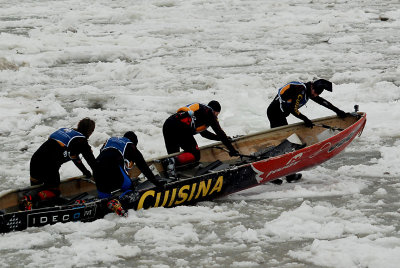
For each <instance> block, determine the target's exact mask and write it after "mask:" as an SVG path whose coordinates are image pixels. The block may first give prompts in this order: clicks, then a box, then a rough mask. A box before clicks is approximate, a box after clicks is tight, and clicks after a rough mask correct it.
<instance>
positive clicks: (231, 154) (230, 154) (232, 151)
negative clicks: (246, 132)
mask: <svg viewBox="0 0 400 268" xmlns="http://www.w3.org/2000/svg"><path fill="white" fill-rule="evenodd" d="M239 155H240V153H239V152H238V151H237V150H235V149H233V150H231V151H229V156H239Z"/></svg>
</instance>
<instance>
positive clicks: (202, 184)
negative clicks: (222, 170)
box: [195, 179, 212, 199]
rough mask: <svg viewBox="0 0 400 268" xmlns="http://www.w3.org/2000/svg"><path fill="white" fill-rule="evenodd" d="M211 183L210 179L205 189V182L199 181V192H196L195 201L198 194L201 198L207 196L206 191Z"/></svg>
mask: <svg viewBox="0 0 400 268" xmlns="http://www.w3.org/2000/svg"><path fill="white" fill-rule="evenodd" d="M211 181H212V179H209V180H208V183H207V187H206V182H205V181H201V182H200V184H199V190H198V192H197V195H196V197H195V199H197V198H199V196H200V194H202V196H203V197H204V196H206V195H207V193H208V191H209V190H210V186H211Z"/></svg>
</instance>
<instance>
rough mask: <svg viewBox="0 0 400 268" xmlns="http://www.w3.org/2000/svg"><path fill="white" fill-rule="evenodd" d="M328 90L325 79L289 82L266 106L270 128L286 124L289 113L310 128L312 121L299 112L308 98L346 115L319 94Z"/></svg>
mask: <svg viewBox="0 0 400 268" xmlns="http://www.w3.org/2000/svg"><path fill="white" fill-rule="evenodd" d="M324 89H325V90H328V91H331V92H332V83H331V82H330V81H328V80H325V79H319V80H316V81H314V82H311V81H310V82H307V83H302V82H290V83H288V84H286V85H284V86H283V87H281V88H280V89H279V90H278V94H277V95H276V97H275V98H274V100H273V101H272V102H271V104H270V105H269V106H268V109H267V116H268V119H269V122H270V126H271V128H275V127H280V126H285V125H287V124H288V122H287V120H286V117H288V116H289V114H292V115H294V116H295V117H297V118H299V119H301V120H303V121H304V124H305V125H306V126H307V127H310V128H312V127H313V123H312V122H311V120H310V119H308V117H306V116H305V115H303V114H302V113H300V111H299V109H300V107H302V106H303V105H305V104H306V103H307V102H308V100H310V99H311V100H313V101H315V102H316V103H318V104H320V105H322V106H325V107H326V108H328V109H330V110H332V111H334V112H335V113H336V114H337V115H338V116H339V117H341V118H344V117H346V113H345V112H344V111H342V110H340V109H338V108H337V107H335V106H334V105H332V104H331V103H330V102H329V101H327V100H325V99H323V98H321V97H320V96H319V95H320V94H321V93H322V91H324ZM300 178H301V174H300V173H298V174H292V175H289V176H287V177H286V180H287V182H294V181H297V180H299V179H300ZM273 183H276V184H281V183H282V180H280V179H277V180H274V181H273Z"/></svg>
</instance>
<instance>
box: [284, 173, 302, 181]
mask: <svg viewBox="0 0 400 268" xmlns="http://www.w3.org/2000/svg"><path fill="white" fill-rule="evenodd" d="M301 177H302V175H301V173H295V174H292V175H289V176H286V181H287V182H288V183H292V182H297V181H298V180H300V179H301Z"/></svg>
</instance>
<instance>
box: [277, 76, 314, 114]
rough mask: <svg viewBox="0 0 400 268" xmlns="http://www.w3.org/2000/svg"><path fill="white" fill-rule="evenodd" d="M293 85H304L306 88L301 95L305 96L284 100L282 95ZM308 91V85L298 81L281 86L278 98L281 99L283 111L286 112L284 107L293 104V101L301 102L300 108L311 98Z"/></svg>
mask: <svg viewBox="0 0 400 268" xmlns="http://www.w3.org/2000/svg"><path fill="white" fill-rule="evenodd" d="M291 85H298V86H303V87H304V89H303V90H302V92H301V95H302V96H303V97H302V98H299V99H296V100H293V99H289V100H284V99H282V95H283V94H284V93H285V92H286V90H288V89H289V88H290V86H291ZM306 92H307V87H306V85H305V84H304V83H301V82H297V81H292V82H289V83H287V84H286V85H284V86H283V87H281V88H280V89H278V95H277V98H278V100H279V103H280V106H281V110H282V112H284V108H285V107H288V106H290V105H293V103H296V102H299V108H300V107H302V106H303V105H305V104H306V103H307V102H308V100H309V97H308V96H307V94H306Z"/></svg>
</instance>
